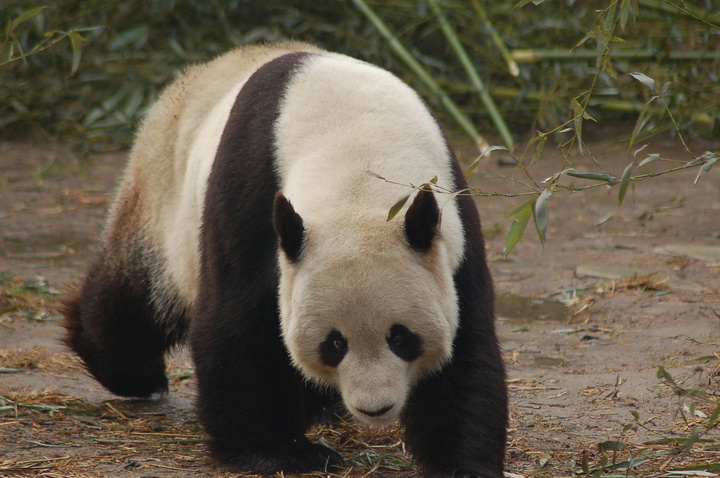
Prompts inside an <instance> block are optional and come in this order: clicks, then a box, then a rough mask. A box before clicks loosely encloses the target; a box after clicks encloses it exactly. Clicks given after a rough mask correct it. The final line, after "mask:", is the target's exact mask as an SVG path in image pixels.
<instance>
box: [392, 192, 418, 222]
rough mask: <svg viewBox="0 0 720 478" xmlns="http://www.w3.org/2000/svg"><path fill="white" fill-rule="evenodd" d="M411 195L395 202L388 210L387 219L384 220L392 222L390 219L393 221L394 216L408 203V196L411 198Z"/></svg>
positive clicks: (407, 195)
mask: <svg viewBox="0 0 720 478" xmlns="http://www.w3.org/2000/svg"><path fill="white" fill-rule="evenodd" d="M411 195H412V193H408V194H406V195H405V196H403V197H401V198H400V199H399V200H398V202H396V203H395V204H393V205H392V207H391V208H390V211H388V216H387V219H386V221H387V222H390V221H392V219H393V218H394V217H395V216H397V213H399V212H400V210H401V209H402V208H403V206H404V205H405V203H406V202H407V201H408V199H410V196H411Z"/></svg>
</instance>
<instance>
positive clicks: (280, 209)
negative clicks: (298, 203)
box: [273, 194, 305, 262]
mask: <svg viewBox="0 0 720 478" xmlns="http://www.w3.org/2000/svg"><path fill="white" fill-rule="evenodd" d="M273 227H274V229H275V234H277V236H278V239H279V240H280V247H281V248H282V250H283V251H284V252H285V254H286V255H287V258H288V259H289V260H290V262H297V260H298V259H299V258H300V252H301V250H302V245H303V240H304V239H305V227H304V226H303V220H302V218H301V217H300V215H299V214H298V213H297V212H295V209H293V207H292V204H290V201H288V200H287V198H286V197H285V196H283V195H282V194H278V195H276V196H275V205H274V208H273Z"/></svg>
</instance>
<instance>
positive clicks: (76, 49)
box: [68, 32, 85, 76]
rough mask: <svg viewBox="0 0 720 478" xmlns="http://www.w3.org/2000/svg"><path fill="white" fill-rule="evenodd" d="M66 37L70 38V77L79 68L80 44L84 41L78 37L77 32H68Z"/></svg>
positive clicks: (80, 36)
mask: <svg viewBox="0 0 720 478" xmlns="http://www.w3.org/2000/svg"><path fill="white" fill-rule="evenodd" d="M68 37H69V38H70V45H71V46H72V53H73V55H72V68H71V69H70V75H71V76H72V75H74V74H75V73H76V72H77V70H78V67H79V66H80V57H81V56H82V42H84V41H85V39H84V38H83V37H82V35H80V34H79V33H78V32H70V33H68Z"/></svg>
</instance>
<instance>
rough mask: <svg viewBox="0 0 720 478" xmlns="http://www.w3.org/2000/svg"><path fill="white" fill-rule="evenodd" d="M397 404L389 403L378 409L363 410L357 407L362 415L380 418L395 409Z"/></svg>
mask: <svg viewBox="0 0 720 478" xmlns="http://www.w3.org/2000/svg"><path fill="white" fill-rule="evenodd" d="M394 406H395V405H388V406H386V407H382V408H379V409H377V410H362V409H360V408H356V409H355V410H357V411H358V412H360V413H361V414H362V415H365V416H368V417H371V418H378V417H381V416H383V415H385V414H386V413H387V412H389V411H390V410H392V409H393V407H394Z"/></svg>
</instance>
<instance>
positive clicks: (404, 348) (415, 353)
mask: <svg viewBox="0 0 720 478" xmlns="http://www.w3.org/2000/svg"><path fill="white" fill-rule="evenodd" d="M386 340H387V343H388V346H389V347H390V350H392V352H393V353H394V354H395V355H397V356H398V357H400V358H401V359H403V360H404V361H406V362H412V361H413V360H415V359H417V358H418V357H419V356H420V354H421V353H422V340H421V339H420V336H419V335H418V334H416V333H414V332H411V331H410V329H408V328H407V327H405V326H404V325H400V324H395V325H393V326H392V327H390V335H388V336H387V338H386Z"/></svg>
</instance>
